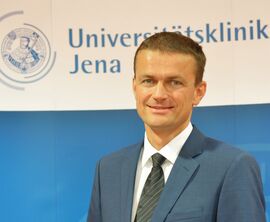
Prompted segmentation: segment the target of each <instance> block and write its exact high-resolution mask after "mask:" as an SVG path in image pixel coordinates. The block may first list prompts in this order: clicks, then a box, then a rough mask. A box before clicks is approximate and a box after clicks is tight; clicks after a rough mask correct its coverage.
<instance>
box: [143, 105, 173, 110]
mask: <svg viewBox="0 0 270 222" xmlns="http://www.w3.org/2000/svg"><path fill="white" fill-rule="evenodd" d="M148 107H150V108H151V109H161V110H162V109H171V108H173V107H172V106H151V105H148Z"/></svg>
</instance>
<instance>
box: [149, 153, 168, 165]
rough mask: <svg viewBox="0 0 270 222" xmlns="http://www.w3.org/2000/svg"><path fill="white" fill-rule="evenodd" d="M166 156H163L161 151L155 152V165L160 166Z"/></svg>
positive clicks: (153, 158) (153, 157)
mask: <svg viewBox="0 0 270 222" xmlns="http://www.w3.org/2000/svg"><path fill="white" fill-rule="evenodd" d="M165 159H166V158H165V157H164V156H162V155H161V154H159V153H155V154H154V155H153V156H152V161H153V167H160V166H161V165H162V164H163V162H164V161H165Z"/></svg>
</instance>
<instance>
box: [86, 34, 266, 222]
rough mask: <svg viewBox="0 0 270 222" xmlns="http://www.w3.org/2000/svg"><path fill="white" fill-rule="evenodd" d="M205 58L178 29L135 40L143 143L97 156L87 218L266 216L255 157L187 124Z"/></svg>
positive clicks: (234, 219)
mask: <svg viewBox="0 0 270 222" xmlns="http://www.w3.org/2000/svg"><path fill="white" fill-rule="evenodd" d="M205 62H206V58H205V55H204V53H203V51H202V48H201V47H200V46H199V45H198V44H197V43H195V42H194V41H193V40H191V39H190V38H188V37H185V36H183V35H181V34H179V33H171V32H163V33H158V34H155V35H153V36H151V37H149V38H148V39H146V40H144V42H143V43H142V44H141V45H140V46H139V48H138V49H137V52H136V54H135V58H134V73H135V74H134V79H133V91H134V95H135V99H136V105H137V111H138V114H139V115H140V117H141V119H142V120H143V122H144V125H145V138H144V142H143V143H139V144H137V145H133V146H130V147H127V148H125V149H122V150H120V151H118V152H116V153H114V154H111V155H109V156H107V157H104V158H103V159H102V160H100V162H99V163H98V165H97V168H96V175H95V181H94V186H93V191H92V200H91V205H90V210H89V215H88V221H89V222H130V221H132V222H133V221H136V222H149V221H153V222H163V221H166V222H170V221H171V222H172V221H179V222H180V221H183V222H184V221H186V222H187V221H188V222H199V221H205V222H265V221H266V220H265V204H264V197H263V191H262V182H261V177H260V171H259V167H258V165H257V163H256V161H255V160H254V159H253V158H252V157H250V156H249V155H248V154H247V153H245V152H243V151H240V150H238V149H236V148H233V147H231V146H230V145H227V144H225V143H223V142H220V141H217V140H214V139H211V138H208V137H206V136H204V135H203V134H202V133H201V132H200V131H199V130H198V129H197V128H196V127H195V126H192V124H191V123H190V119H191V114H192V109H193V107H194V106H196V105H198V104H199V102H200V101H201V99H202V98H203V97H204V95H205V92H206V82H205V81H203V72H204V66H205ZM156 153H158V154H156Z"/></svg>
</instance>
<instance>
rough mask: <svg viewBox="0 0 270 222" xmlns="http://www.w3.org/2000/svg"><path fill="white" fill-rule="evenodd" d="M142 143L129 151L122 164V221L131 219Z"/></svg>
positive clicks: (125, 221)
mask: <svg viewBox="0 0 270 222" xmlns="http://www.w3.org/2000/svg"><path fill="white" fill-rule="evenodd" d="M141 147H142V143H140V144H138V145H135V146H134V147H132V148H131V151H130V152H128V155H126V156H125V157H126V158H125V159H124V160H123V163H122V166H121V181H120V189H121V190H120V193H121V197H120V198H121V221H122V222H127V221H131V213H132V205H133V192H134V184H135V178H136V170H137V162H138V158H139V156H140V151H141Z"/></svg>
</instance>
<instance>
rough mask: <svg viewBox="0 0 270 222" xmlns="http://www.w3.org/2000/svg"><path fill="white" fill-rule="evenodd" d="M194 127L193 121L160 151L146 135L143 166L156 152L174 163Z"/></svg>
mask: <svg viewBox="0 0 270 222" xmlns="http://www.w3.org/2000/svg"><path fill="white" fill-rule="evenodd" d="M192 129H193V127H192V125H191V123H189V124H188V126H187V127H186V128H185V129H184V130H183V131H182V132H181V133H180V134H178V135H177V136H176V137H175V138H173V139H172V140H171V141H170V142H169V143H168V144H166V145H165V146H164V147H162V148H161V149H160V150H159V151H158V150H156V149H155V148H154V147H153V146H152V145H151V144H150V142H149V140H148V138H147V135H146V133H145V135H144V148H143V153H142V162H141V163H142V167H144V166H145V164H146V163H147V161H148V160H149V159H150V158H151V156H152V155H153V154H155V153H160V154H161V155H162V156H164V157H165V158H166V159H167V160H168V161H169V162H170V163H171V164H174V163H175V161H176V159H177V157H178V155H179V153H180V151H181V149H182V147H183V145H184V143H185V142H186V140H187V138H188V137H189V135H190V133H191V131H192Z"/></svg>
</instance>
